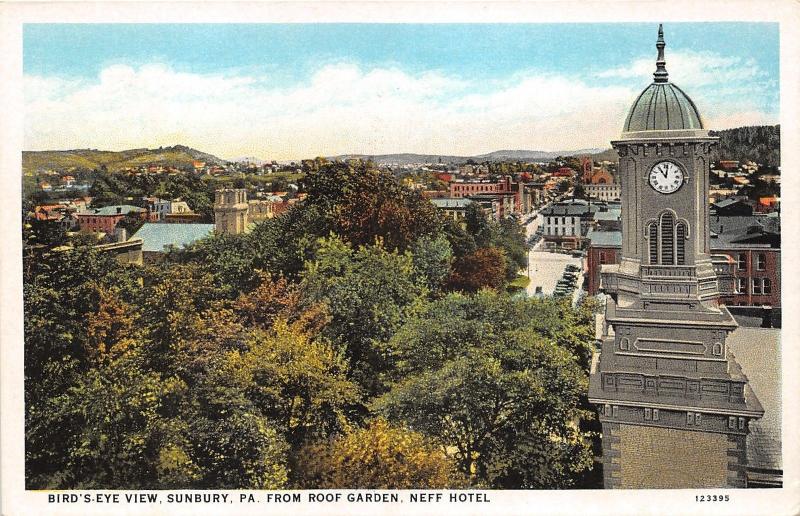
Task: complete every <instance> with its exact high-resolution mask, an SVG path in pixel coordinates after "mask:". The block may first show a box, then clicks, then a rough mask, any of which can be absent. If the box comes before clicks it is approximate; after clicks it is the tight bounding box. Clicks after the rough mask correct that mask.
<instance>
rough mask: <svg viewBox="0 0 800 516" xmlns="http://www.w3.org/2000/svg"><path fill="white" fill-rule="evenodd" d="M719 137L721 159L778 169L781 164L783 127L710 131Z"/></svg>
mask: <svg viewBox="0 0 800 516" xmlns="http://www.w3.org/2000/svg"><path fill="white" fill-rule="evenodd" d="M710 133H711V135H712V136H719V140H720V141H719V159H724V160H738V161H743V160H750V161H754V162H756V163H759V164H762V165H768V166H773V167H777V166H780V164H781V126H780V125H758V126H749V127H737V128H736V129H725V130H724V131H710Z"/></svg>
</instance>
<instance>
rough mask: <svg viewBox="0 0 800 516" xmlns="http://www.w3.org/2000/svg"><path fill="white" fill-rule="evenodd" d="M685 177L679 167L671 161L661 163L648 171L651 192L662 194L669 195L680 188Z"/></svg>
mask: <svg viewBox="0 0 800 516" xmlns="http://www.w3.org/2000/svg"><path fill="white" fill-rule="evenodd" d="M685 180H686V175H685V174H684V173H683V170H682V169H681V167H679V166H678V165H676V164H675V163H673V162H671V161H662V162H660V163H656V164H655V165H653V168H651V169H650V186H652V187H653V190H655V191H656V192H660V193H663V194H671V193H673V192H676V191H677V190H678V188H680V187H681V186H682V185H683V183H684V181H685Z"/></svg>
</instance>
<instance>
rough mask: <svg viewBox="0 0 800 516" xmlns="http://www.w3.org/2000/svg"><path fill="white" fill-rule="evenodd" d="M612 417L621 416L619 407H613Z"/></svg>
mask: <svg viewBox="0 0 800 516" xmlns="http://www.w3.org/2000/svg"><path fill="white" fill-rule="evenodd" d="M611 415H612V416H613V417H617V416H619V407H618V406H617V405H611Z"/></svg>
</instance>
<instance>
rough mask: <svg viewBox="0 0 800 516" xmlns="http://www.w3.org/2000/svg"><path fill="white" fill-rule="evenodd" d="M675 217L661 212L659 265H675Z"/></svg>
mask: <svg viewBox="0 0 800 516" xmlns="http://www.w3.org/2000/svg"><path fill="white" fill-rule="evenodd" d="M674 228H675V217H674V216H673V215H672V213H670V212H664V213H662V214H661V265H675V232H674Z"/></svg>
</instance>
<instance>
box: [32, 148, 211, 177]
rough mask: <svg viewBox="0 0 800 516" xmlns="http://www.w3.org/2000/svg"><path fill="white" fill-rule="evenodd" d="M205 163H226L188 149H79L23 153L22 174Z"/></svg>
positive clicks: (181, 165)
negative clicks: (45, 171)
mask: <svg viewBox="0 0 800 516" xmlns="http://www.w3.org/2000/svg"><path fill="white" fill-rule="evenodd" d="M196 160H197V161H205V162H206V163H209V164H213V165H223V164H225V161H224V160H222V159H220V158H218V157H216V156H213V155H211V154H207V153H205V152H201V151H199V150H196V149H192V148H191V147H187V146H185V145H175V146H173V147H161V148H158V149H130V150H125V151H119V152H115V151H101V150H97V149H77V150H68V151H23V152H22V172H23V174H25V175H30V174H33V173H35V172H37V171H42V170H51V169H52V170H64V171H66V170H70V169H76V170H94V169H100V168H102V166H103V165H105V166H106V168H108V170H109V171H112V172H113V171H116V170H121V169H123V168H127V167H137V166H139V165H149V164H154V165H170V166H174V167H184V166H191V165H192V162H193V161H196Z"/></svg>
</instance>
